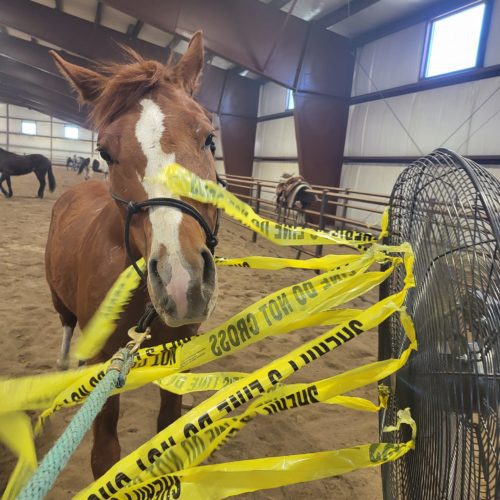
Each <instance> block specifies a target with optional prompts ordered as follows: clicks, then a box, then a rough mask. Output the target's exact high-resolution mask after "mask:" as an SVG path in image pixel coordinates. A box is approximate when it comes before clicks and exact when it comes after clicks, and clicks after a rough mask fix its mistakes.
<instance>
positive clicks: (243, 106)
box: [219, 73, 260, 177]
mask: <svg viewBox="0 0 500 500" xmlns="http://www.w3.org/2000/svg"><path fill="white" fill-rule="evenodd" d="M259 90H260V85H259V84H258V83H257V82H256V81H255V80H251V79H250V78H241V77H239V76H238V75H235V74H232V73H228V74H227V77H226V81H225V83H224V89H223V92H222V98H221V102H220V106H219V118H220V128H221V130H220V134H221V141H222V149H223V153H224V166H225V170H226V173H227V174H234V175H245V176H248V177H250V176H251V175H252V172H253V157H254V149H255V135H256V131H257V110H258V106H259Z"/></svg>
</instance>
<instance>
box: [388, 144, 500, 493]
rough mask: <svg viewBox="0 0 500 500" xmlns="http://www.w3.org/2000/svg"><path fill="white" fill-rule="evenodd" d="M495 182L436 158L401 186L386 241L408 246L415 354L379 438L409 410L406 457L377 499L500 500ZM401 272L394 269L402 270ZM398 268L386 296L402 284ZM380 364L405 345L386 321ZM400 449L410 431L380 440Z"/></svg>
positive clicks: (460, 161) (396, 382)
mask: <svg viewBox="0 0 500 500" xmlns="http://www.w3.org/2000/svg"><path fill="white" fill-rule="evenodd" d="M499 204H500V183H499V181H498V180H497V179H495V178H494V177H493V176H492V175H491V174H490V173H489V172H488V171H487V170H486V169H484V168H483V167H481V166H479V165H477V164H476V163H474V162H472V161H471V160H468V159H466V158H463V157H461V156H460V155H458V154H456V153H454V152H452V151H449V150H445V149H438V150H436V151H434V152H433V153H432V154H430V155H427V156H425V157H423V158H421V159H419V160H418V161H416V162H414V163H412V164H411V165H410V166H409V167H408V168H406V169H405V170H404V171H403V172H402V173H401V175H400V176H399V178H398V180H397V181H396V184H395V186H394V189H393V192H392V195H391V200H390V220H389V234H390V236H389V237H388V238H387V240H386V242H387V243H388V244H391V245H398V244H400V243H402V242H404V241H409V242H410V243H411V244H412V247H413V251H414V253H415V267H414V272H415V279H416V287H415V288H414V289H413V290H411V291H410V293H409V294H408V297H407V303H406V307H407V310H408V312H409V313H410V315H411V316H412V317H413V320H414V323H415V328H416V332H417V340H418V351H417V352H416V353H414V354H413V355H412V356H411V357H410V360H409V362H408V363H407V365H406V366H405V367H404V368H403V369H402V370H401V371H400V372H398V374H397V375H395V376H392V377H390V378H389V379H388V380H384V381H383V383H385V384H387V385H389V387H390V388H391V395H392V396H391V398H390V403H389V407H388V409H387V410H386V411H385V412H384V413H383V414H382V415H381V422H380V423H381V429H383V427H384V426H385V425H392V424H394V423H395V420H396V414H397V411H398V410H399V409H402V408H406V407H410V408H411V411H412V415H413V417H414V419H415V421H416V423H417V429H418V436H417V442H416V448H415V450H414V451H412V452H410V453H408V454H407V455H405V456H404V457H403V458H402V459H401V460H398V461H396V462H392V463H390V464H386V465H384V466H383V467H382V482H383V493H384V498H385V499H404V500H407V499H412V500H413V499H429V500H441V499H443V500H444V499H446V500H448V499H453V500H455V499H456V500H459V499H460V500H462V499H486V500H490V499H491V500H498V499H499V498H500V477H499V474H500V472H499V470H500V467H499V457H500V452H499V446H500V444H499V443H500V438H499V432H500V425H499V423H500V422H499V421H500V417H499V405H500V359H499V357H500V216H499V214H500V205H499ZM401 267H402V266H401ZM403 280H404V270H403V269H398V270H397V271H396V272H395V273H393V275H392V276H391V278H390V279H389V280H388V281H387V282H386V283H384V286H383V287H382V289H381V295H382V297H385V296H387V295H388V294H391V293H395V292H396V291H397V290H400V289H401V288H402V286H403ZM379 338H380V343H379V358H380V359H387V358H389V357H399V356H400V355H401V353H402V352H403V350H404V349H405V348H406V347H407V346H408V341H407V339H406V337H405V334H404V331H403V328H402V325H401V323H400V321H399V318H397V317H391V318H390V319H389V320H387V321H386V322H385V323H384V324H383V325H381V328H380V337H379ZM381 438H382V439H383V440H384V441H388V442H404V441H407V440H408V439H409V438H410V436H409V433H408V431H407V430H402V431H400V432H397V433H387V434H385V433H383V432H382V430H381Z"/></svg>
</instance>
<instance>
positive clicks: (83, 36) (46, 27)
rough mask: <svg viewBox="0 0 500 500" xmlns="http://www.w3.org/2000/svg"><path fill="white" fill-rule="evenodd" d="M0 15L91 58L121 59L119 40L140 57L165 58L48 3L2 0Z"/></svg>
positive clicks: (144, 44)
mask: <svg viewBox="0 0 500 500" xmlns="http://www.w3.org/2000/svg"><path fill="white" fill-rule="evenodd" d="M0 19H1V20H2V23H3V24H4V25H6V26H9V27H12V28H15V29H18V30H20V31H23V32H24V33H28V34H30V35H32V36H34V37H37V38H40V39H41V40H46V41H47V42H50V43H53V44H54V45H58V46H59V47H63V48H64V49H66V50H69V51H71V52H74V53H75V54H81V55H82V56H84V57H86V58H88V59H91V60H98V59H105V60H122V59H123V52H122V50H121V49H120V47H119V44H123V45H128V46H129V47H132V48H133V49H134V50H136V51H137V52H139V53H140V54H142V55H143V56H144V57H147V58H151V59H156V60H158V61H166V60H167V56H168V51H167V50H165V49H164V48H162V47H158V46H157V45H154V44H152V43H148V42H145V41H143V40H140V39H138V38H137V39H131V38H129V37H127V36H126V35H125V34H123V33H120V32H118V31H115V30H112V29H109V28H105V27H104V26H96V24H95V23H91V22H89V21H85V20H83V19H81V18H79V17H76V16H71V15H69V14H66V13H64V12H60V11H58V10H56V9H51V8H50V7H45V6H43V5H40V4H38V3H35V2H30V1H29V0H2V1H1V2H0Z"/></svg>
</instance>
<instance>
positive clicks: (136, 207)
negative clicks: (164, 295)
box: [110, 192, 219, 279]
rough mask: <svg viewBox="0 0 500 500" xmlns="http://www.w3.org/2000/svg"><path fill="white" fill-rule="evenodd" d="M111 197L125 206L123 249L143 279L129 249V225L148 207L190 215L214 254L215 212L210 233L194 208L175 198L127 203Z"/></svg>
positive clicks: (215, 234)
mask: <svg viewBox="0 0 500 500" xmlns="http://www.w3.org/2000/svg"><path fill="white" fill-rule="evenodd" d="M110 195H111V197H112V198H113V199H114V200H116V201H119V202H120V203H123V204H124V205H127V218H126V219H125V249H126V251H127V256H128V258H129V260H130V262H131V263H132V265H133V266H134V269H135V270H136V271H137V274H138V275H139V276H140V277H141V278H142V279H144V273H143V272H142V271H141V270H140V268H139V266H138V265H137V264H136V262H135V259H134V257H133V255H132V249H131V248H130V223H131V222H132V217H133V216H134V215H135V214H136V213H138V212H140V211H141V210H143V209H144V208H150V207H171V208H176V209H177V210H180V211H181V212H182V213H184V214H187V215H190V216H191V217H192V218H193V219H194V220H195V221H196V222H198V224H199V225H200V226H201V228H202V229H203V231H205V236H206V245H207V247H208V249H209V250H210V252H212V254H213V253H214V250H215V247H216V246H217V243H218V241H217V232H218V230H219V212H218V211H217V222H216V224H215V229H214V231H212V230H211V229H210V227H209V225H208V224H207V221H206V220H205V219H204V218H203V216H202V215H201V214H200V212H198V210H196V209H195V208H194V207H192V206H191V205H189V204H188V203H186V202H184V201H182V200H177V199H175V198H151V199H149V200H146V201H140V202H135V201H127V200H124V199H123V198H120V197H119V196H117V195H116V194H114V193H112V192H110Z"/></svg>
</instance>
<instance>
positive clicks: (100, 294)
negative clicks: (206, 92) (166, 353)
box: [46, 33, 217, 477]
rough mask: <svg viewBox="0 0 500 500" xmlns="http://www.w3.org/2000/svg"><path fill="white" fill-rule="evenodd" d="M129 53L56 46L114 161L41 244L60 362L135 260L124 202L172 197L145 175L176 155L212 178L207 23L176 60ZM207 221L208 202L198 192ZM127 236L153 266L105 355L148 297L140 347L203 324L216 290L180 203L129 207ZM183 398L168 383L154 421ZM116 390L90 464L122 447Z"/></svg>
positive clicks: (77, 190)
mask: <svg viewBox="0 0 500 500" xmlns="http://www.w3.org/2000/svg"><path fill="white" fill-rule="evenodd" d="M128 53H129V56H130V57H131V62H130V63H129V64H123V65H118V64H117V65H114V66H111V67H110V66H107V67H106V72H105V73H104V70H100V72H95V71H91V70H89V69H86V68H83V67H79V66H76V65H74V64H70V63H68V62H66V61H65V60H64V59H62V57H61V56H59V55H58V54H57V53H55V52H52V56H53V57H54V59H55V60H56V63H57V64H58V66H59V68H60V70H61V71H62V73H63V74H64V75H65V76H66V77H67V78H68V80H69V81H70V82H71V83H72V85H73V86H74V88H75V89H76V90H77V91H78V93H79V96H80V99H81V101H84V102H86V103H88V104H90V106H91V114H90V117H91V119H92V120H93V122H94V124H95V126H96V128H97V131H98V149H99V150H100V153H101V157H102V158H103V159H104V160H105V161H106V162H107V163H108V165H109V166H110V168H109V176H110V179H109V184H108V183H104V182H98V181H89V182H86V183H82V184H79V185H78V186H75V187H73V188H71V189H68V190H67V191H66V192H65V193H64V194H63V195H62V196H61V197H60V198H59V199H58V201H57V202H56V204H55V205H54V210H53V213H52V221H51V226H50V231H49V237H48V242H47V248H46V275H47V281H48V283H49V286H50V290H51V292H52V298H53V302H54V306H55V308H56V310H57V312H58V313H59V316H60V318H61V322H62V325H63V331H64V338H63V344H62V352H61V359H60V364H61V365H66V366H67V363H68V351H69V344H70V340H71V337H72V334H73V330H74V328H75V325H76V323H77V322H78V324H79V325H80V328H84V327H85V325H86V324H87V322H88V321H89V319H90V318H91V317H92V315H93V314H94V312H95V311H96V309H97V307H98V305H99V304H100V303H101V301H102V300H103V298H104V296H105V294H106V291H107V290H108V289H109V288H110V287H111V285H112V284H113V282H114V281H115V280H116V278H117V277H118V275H119V274H120V272H121V271H123V270H124V269H125V268H126V267H127V266H128V265H129V264H130V262H129V261H128V259H127V253H126V249H125V246H124V236H123V235H124V222H125V215H126V208H127V206H126V204H123V203H120V202H119V201H118V200H115V199H113V198H112V197H111V196H110V191H111V193H112V194H113V195H115V196H116V197H119V198H122V199H123V200H130V201H135V202H140V201H143V200H147V199H148V198H155V197H171V198H172V197H175V196H173V195H172V193H170V192H169V191H168V189H167V188H166V187H163V186H160V185H156V184H152V183H150V182H148V178H151V177H152V176H154V175H155V174H156V173H157V172H159V170H160V169H161V168H162V167H164V166H165V165H167V164H168V163H171V162H174V161H177V162H179V163H180V164H182V165H183V166H184V167H186V168H188V169H190V170H191V171H193V172H195V173H196V174H197V175H199V176H200V177H203V178H205V179H211V180H215V179H216V172H215V163H214V159H213V157H212V154H211V152H210V149H209V146H210V143H211V140H212V137H213V135H212V134H213V127H212V125H211V123H210V121H209V120H208V117H207V114H206V113H205V111H204V110H203V108H202V107H201V106H199V105H198V104H197V103H196V102H195V101H194V100H193V98H192V94H193V92H194V91H195V88H196V85H197V81H198V77H199V74H200V71H201V69H202V66H203V43H202V37H201V33H196V34H195V35H194V36H193V38H192V40H191V42H190V45H189V48H188V50H187V52H186V53H185V54H184V55H183V56H182V58H181V59H180V61H179V62H178V63H177V65H175V66H174V67H167V66H165V65H163V64H160V63H158V62H156V61H146V60H143V59H142V58H141V57H140V56H139V55H137V54H135V53H134V52H132V51H128ZM186 202H187V203H189V204H190V205H192V206H193V207H194V208H196V209H197V210H198V212H199V214H200V215H201V217H202V218H203V219H204V221H205V222H206V223H207V224H208V226H209V227H210V228H214V227H215V225H216V219H217V212H216V209H215V208H214V207H213V206H208V205H203V204H201V203H197V202H194V201H191V200H186ZM130 241H131V247H132V251H133V253H134V257H135V258H139V257H140V256H143V257H144V258H145V259H146V262H147V267H148V275H147V286H146V283H144V284H143V286H140V287H139V289H138V290H137V291H136V292H135V294H134V296H133V298H132V300H131V302H130V304H129V306H128V307H127V309H126V311H125V312H124V313H123V314H122V317H121V319H120V321H119V323H118V327H117V330H116V332H115V333H114V335H112V337H111V338H110V340H109V341H108V342H107V343H106V345H105V347H104V348H103V350H102V352H101V353H100V354H99V355H98V356H97V357H96V358H95V359H93V360H91V361H92V362H99V361H104V360H106V359H109V358H110V357H111V356H112V355H113V354H114V353H115V352H116V350H117V349H118V348H119V347H121V346H124V345H125V344H126V343H127V341H128V340H129V339H128V338H127V332H128V330H129V328H131V327H133V326H135V325H136V324H137V321H138V319H139V318H140V317H141V315H142V314H143V313H144V309H145V306H146V304H147V302H148V301H152V303H153V305H154V307H155V309H156V311H157V313H158V315H159V317H160V318H161V320H162V321H160V320H159V319H156V320H155V322H153V324H152V332H151V334H152V338H151V340H150V341H148V342H145V343H144V344H143V345H144V346H147V345H149V346H151V345H156V344H161V343H163V342H169V341H172V340H174V339H179V338H185V337H189V336H191V335H193V334H194V333H196V332H197V330H198V327H199V324H200V323H201V322H202V321H204V320H205V319H206V318H208V316H209V315H210V314H211V312H212V310H213V308H214V305H215V301H216V296H217V280H216V271H215V265H214V260H213V257H212V254H211V253H210V251H209V249H208V248H207V243H206V234H205V233H204V231H203V230H202V228H201V226H200V222H199V221H197V220H195V219H194V218H193V217H190V216H187V215H184V213H183V212H181V211H179V210H178V209H176V208H173V207H163V206H161V207H155V208H149V210H142V211H140V212H139V213H138V214H136V215H135V216H134V218H133V222H132V224H131V226H130ZM180 411H181V397H180V396H177V395H174V394H170V393H167V392H165V391H161V408H160V413H159V416H158V430H161V429H163V428H165V427H166V426H167V425H168V424H170V423H171V422H173V421H174V420H176V419H177V418H178V417H179V416H180ZM118 414H119V396H112V397H111V398H109V399H108V401H107V403H106V404H105V407H104V408H103V410H102V412H101V413H100V414H99V416H98V417H97V419H96V421H95V423H94V445H93V448H92V456H91V464H92V470H93V473H94V476H95V477H98V476H101V475H102V474H103V473H104V472H106V470H107V469H108V468H109V467H111V466H112V465H113V464H114V463H115V462H116V461H118V459H119V458H120V445H119V442H118V435H117V429H116V426H117V420H118Z"/></svg>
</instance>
